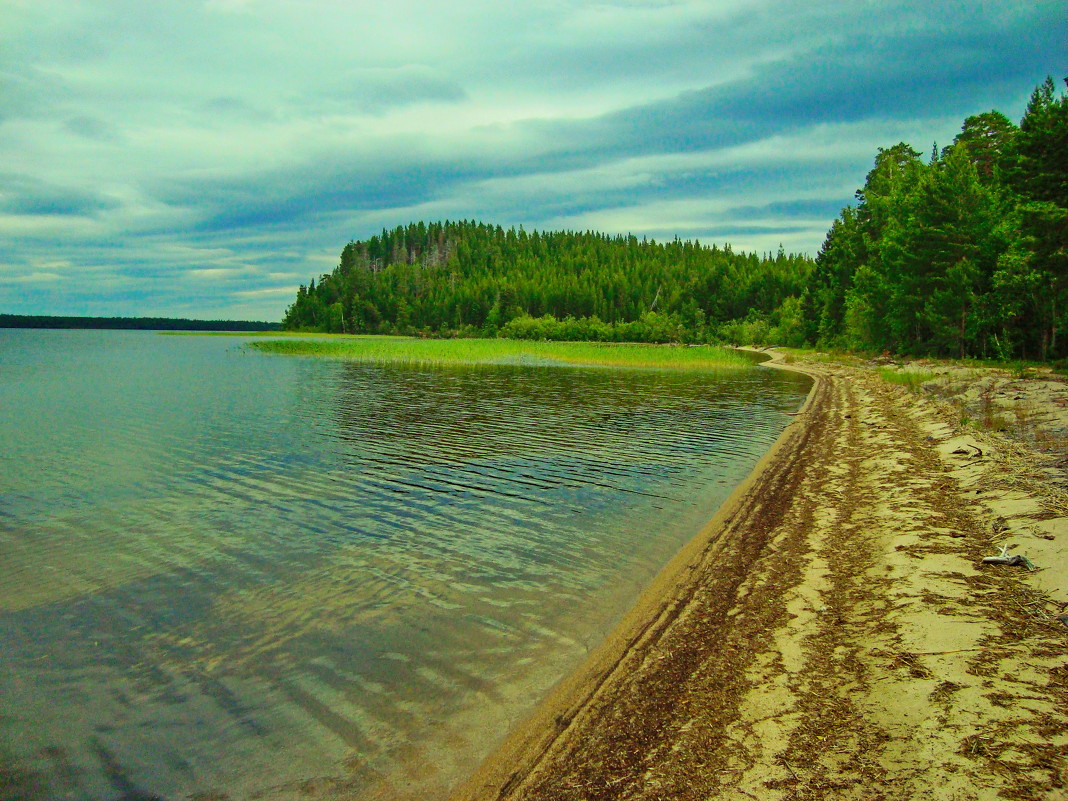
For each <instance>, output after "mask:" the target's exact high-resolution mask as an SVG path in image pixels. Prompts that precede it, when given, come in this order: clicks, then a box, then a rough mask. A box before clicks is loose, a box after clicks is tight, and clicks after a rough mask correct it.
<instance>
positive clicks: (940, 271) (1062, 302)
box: [799, 80, 1068, 360]
mask: <svg viewBox="0 0 1068 801" xmlns="http://www.w3.org/2000/svg"><path fill="white" fill-rule="evenodd" d="M800 300H801V302H800V311H801V320H800V323H799V328H800V331H801V332H802V334H803V336H804V338H805V340H806V341H807V342H810V343H815V344H819V345H820V346H823V347H843V346H844V347H848V348H852V349H856V350H866V351H884V350H885V351H891V352H895V353H903V354H913V355H938V356H952V357H956V358H965V357H997V358H1000V359H1010V358H1035V359H1041V360H1046V359H1049V358H1056V357H1058V356H1063V355H1064V354H1065V353H1066V352H1068V351H1066V348H1065V337H1064V336H1063V334H1064V332H1065V328H1066V327H1068V313H1066V310H1068V98H1066V97H1065V96H1063V95H1062V96H1060V97H1057V96H1056V95H1055V93H1054V90H1053V82H1052V81H1050V80H1047V81H1046V83H1045V84H1043V86H1041V87H1039V88H1038V89H1036V90H1035V92H1034V94H1033V95H1032V97H1031V102H1030V103H1029V104H1028V108H1027V113H1026V114H1025V115H1024V118H1023V120H1022V121H1021V123H1020V126H1019V128H1017V127H1016V126H1015V125H1013V124H1012V123H1011V122H1010V121H1009V120H1008V119H1007V118H1006V117H1005V116H1004V115H1003V114H1001V113H999V112H997V111H991V112H987V113H985V114H979V115H976V116H972V117H968V119H966V120H965V121H964V125H963V127H962V129H961V133H960V134H959V135H958V136H957V137H956V139H954V142H953V145H951V146H950V147H948V148H946V149H944V150H943V151H941V153H939V152H938V151H937V150H936V151H935V152H934V153H933V154H932V158H931V160H930V162H929V163H926V164H925V163H924V162H923V161H922V160H921V159H920V157H919V153H918V152H917V151H916V150H914V149H912V148H911V147H910V146H908V145H906V144H904V143H900V144H897V145H895V146H894V147H891V148H888V149H885V150H883V149H880V150H879V153H878V155H877V156H876V159H875V166H874V168H873V169H872V170H871V172H869V173H868V176H867V179H866V181H865V184H864V187H863V188H861V189H860V190H859V191H858V192H857V205H856V206H855V207H848V208H846V209H843V211H842V214H841V215H840V217H839V219H837V220H836V221H835V222H834V224H833V225H832V226H831V230H830V231H829V232H828V234H827V239H826V241H825V242H824V244H823V247H822V248H821V250H820V253H819V255H818V256H817V257H816V264H815V269H814V270H813V273H812V279H811V281H810V283H809V285H808V286H807V287H806V288H805V290H804V292H803V293H802V295H801V299H800Z"/></svg>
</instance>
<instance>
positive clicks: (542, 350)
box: [247, 336, 753, 370]
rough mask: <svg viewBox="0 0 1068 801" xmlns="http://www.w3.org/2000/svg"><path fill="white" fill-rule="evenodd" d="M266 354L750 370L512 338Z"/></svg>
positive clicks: (375, 340)
mask: <svg viewBox="0 0 1068 801" xmlns="http://www.w3.org/2000/svg"><path fill="white" fill-rule="evenodd" d="M247 347H250V348H254V349H256V350H260V351H264V352H266V353H278V354H285V355H297V356H325V357H333V358H344V359H350V360H354V361H365V362H376V363H401V364H419V365H435V364H442V365H444V364H528V365H583V366H601V367H646V368H662V369H683V370H711V369H716V370H724V369H740V368H744V367H750V366H752V364H753V362H752V360H750V359H749V358H747V357H745V356H743V355H742V354H740V353H738V352H736V351H733V350H729V349H727V348H718V347H712V346H708V345H699V346H678V345H642V344H614V343H601V342H547V341H529V340H528V341H519V340H514V339H451V340H450V339H414V338H409V337H385V336H359V337H331V338H320V339H310V338H286V339H268V340H263V341H259V342H252V343H249V344H248V345H247Z"/></svg>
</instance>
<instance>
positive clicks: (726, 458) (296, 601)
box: [0, 330, 809, 801]
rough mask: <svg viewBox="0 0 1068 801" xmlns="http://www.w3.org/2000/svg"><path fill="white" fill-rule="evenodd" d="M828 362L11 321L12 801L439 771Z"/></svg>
mask: <svg viewBox="0 0 1068 801" xmlns="http://www.w3.org/2000/svg"><path fill="white" fill-rule="evenodd" d="M808 387H809V384H808V380H807V379H805V378H803V377H801V376H797V375H793V374H784V373H782V372H778V371H773V370H766V369H759V368H754V369H750V370H745V371H741V372H734V373H730V374H728V376H727V377H724V376H719V377H717V376H709V375H700V374H685V373H679V374H676V373H669V372H663V371H655V370H646V371H638V370H610V369H589V370H582V369H574V368H557V367H504V366H502V367H484V368H467V369H427V368H405V367H384V366H372V365H360V364H351V363H343V362H337V361H327V360H316V359H306V358H293V357H279V356H268V355H265V354H260V353H257V352H250V351H248V350H246V349H244V348H243V347H242V340H240V339H235V338H231V337H187V336H181V337H175V336H161V335H158V334H154V333H150V332H116V331H23V330H0V799H3V801H8V799H16V798H17V799H23V798H24V799H31V801H36V799H73V800H75V801H90V800H91V801H98V800H99V801H105V800H107V801H111V800H112V799H116V800H117V799H122V800H123V801H135V800H137V799H140V800H141V801H144V800H145V799H150V798H163V799H186V798H200V799H205V800H206V799H221V798H224V797H226V798H229V799H232V800H234V801H237V800H238V799H250V798H265V799H267V798H270V799H283V798H301V799H315V798H339V797H352V798H361V797H367V796H368V794H371V793H382V794H385V795H386V796H393V797H410V798H433V797H435V795H440V794H441V793H442V792H443V791H444V790H445V789H446V788H448V787H449V786H451V785H452V784H453V783H454V782H455V781H456V780H457V778H460V777H462V776H463V775H465V774H467V773H470V771H472V770H473V769H474V768H475V767H476V766H477V763H478V761H479V760H480V759H481V758H482V757H484V756H485V755H486V753H487V752H488V751H489V750H490V749H491V748H492V747H493V746H494V745H495V744H496V743H497V742H498V741H499V740H500V739H501V738H502V737H503V735H504V734H505V733H506V732H507V730H508V728H509V726H510V725H512V724H513V723H515V722H516V721H517V720H519V719H521V718H522V717H523V716H525V715H526V714H528V713H529V712H530V711H531V709H532V707H533V705H534V704H535V703H536V702H537V701H538V699H539V698H541V697H542V696H543V695H544V694H545V692H546V691H547V690H548V688H549V687H551V685H552V684H553V683H554V682H555V681H556V680H558V679H559V678H560V677H561V676H562V675H564V674H565V673H566V672H568V671H569V670H571V669H573V668H574V667H575V666H576V665H577V664H578V663H579V662H581V660H582V659H583V658H584V657H585V655H586V654H587V653H588V651H589V649H590V648H592V647H593V646H594V645H596V644H597V643H598V642H599V641H600V640H601V639H602V638H603V636H604V634H605V633H606V632H607V631H608V630H609V629H610V628H611V626H612V625H613V624H614V623H615V622H616V621H617V620H618V618H619V616H620V615H621V613H622V612H623V611H625V609H626V608H627V607H628V605H629V604H631V603H632V602H633V601H634V600H635V598H636V596H637V594H638V593H639V592H640V590H641V588H642V587H643V586H644V585H645V584H647V583H648V582H649V580H650V579H651V578H652V576H654V575H655V573H656V572H657V570H659V569H660V568H661V567H662V566H663V565H664V564H665V563H666V562H667V561H668V560H669V559H670V558H671V556H672V555H673V554H674V552H675V551H677V549H678V548H679V547H680V546H681V545H682V544H683V543H685V542H686V541H687V540H688V539H690V538H691V537H692V536H693V535H694V534H696V533H697V531H698V530H699V529H700V528H701V526H702V524H703V523H704V522H706V521H707V520H708V518H710V517H711V515H712V514H713V512H714V511H715V508H716V507H717V505H718V504H719V503H720V502H721V501H722V500H723V499H724V498H725V497H726V496H727V495H728V494H729V492H730V491H731V489H732V488H733V487H734V486H735V485H736V484H737V482H738V481H739V480H741V479H742V478H743V477H744V476H745V475H746V474H748V473H749V472H750V470H751V469H752V467H753V465H754V464H755V462H756V461H757V460H758V459H759V457H760V456H761V455H762V454H763V453H764V451H766V449H767V448H768V446H769V445H770V444H771V443H772V442H773V441H774V440H775V438H776V437H777V436H778V434H779V433H780V431H781V430H782V428H783V427H784V426H785V425H786V424H787V422H789V419H790V418H789V417H788V414H789V413H791V412H794V411H796V410H797V408H798V407H799V405H800V403H801V402H802V400H803V398H804V395H805V394H806V393H807V391H808Z"/></svg>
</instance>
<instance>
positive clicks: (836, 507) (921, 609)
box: [454, 362, 1068, 801]
mask: <svg viewBox="0 0 1068 801" xmlns="http://www.w3.org/2000/svg"><path fill="white" fill-rule="evenodd" d="M795 366H799V367H801V368H802V369H805V370H806V371H809V372H811V373H813V374H814V375H816V376H817V377H818V381H817V384H816V386H815V388H814V390H813V393H812V395H811V396H810V398H809V401H808V403H807V404H806V406H805V408H804V409H803V412H802V414H800V415H798V417H797V419H796V421H795V423H794V424H793V425H791V426H790V427H788V428H787V430H786V431H785V432H784V434H783V436H782V437H781V438H780V440H779V442H778V443H777V445H776V447H775V448H774V449H773V451H772V452H771V453H769V454H768V455H767V456H766V457H765V458H764V459H763V460H762V462H761V463H760V465H759V466H758V468H757V470H756V472H755V473H754V474H753V475H752V476H751V477H750V479H749V480H748V481H747V482H746V483H745V484H744V485H742V486H741V487H739V489H738V490H737V491H736V492H735V493H734V495H732V497H731V499H730V500H729V501H728V502H727V504H725V506H724V507H723V508H722V509H721V511H720V512H719V514H718V515H717V516H716V518H715V519H714V520H713V521H712V522H711V523H710V524H709V526H708V527H707V528H706V529H705V531H704V532H703V533H702V535H701V536H699V537H698V538H696V539H695V540H694V541H693V542H692V543H691V544H690V545H689V546H688V547H687V548H686V549H685V550H684V551H683V552H682V553H680V554H679V555H678V557H676V559H675V560H673V562H672V563H671V565H669V566H668V567H667V568H666V569H665V570H664V572H663V573H662V574H661V575H660V576H659V578H658V579H657V581H656V582H655V583H654V585H653V586H651V587H650V588H649V590H648V591H646V593H644V594H643V596H642V599H641V601H640V602H639V604H638V605H637V606H636V607H635V608H634V609H633V610H632V611H631V612H630V613H629V615H628V616H627V617H626V618H625V620H624V621H623V623H622V624H621V625H620V627H619V628H618V629H617V630H616V631H615V632H614V633H613V635H612V636H611V637H609V639H608V641H606V642H605V644H604V645H603V646H602V647H601V648H600V649H599V650H598V651H596V652H595V653H594V654H593V656H592V657H591V658H590V660H589V661H588V662H587V663H586V665H585V666H584V667H583V668H582V670H580V671H579V672H578V673H576V674H575V675H573V676H572V677H570V678H569V679H568V680H566V681H565V682H563V683H562V684H561V685H560V686H559V687H558V688H557V689H556V691H555V692H554V693H553V694H552V696H551V697H550V698H548V699H547V700H546V701H545V702H544V703H543V704H542V706H541V707H540V708H539V709H538V711H537V712H536V713H535V715H534V716H533V717H532V718H531V719H530V720H529V721H527V722H526V724H524V725H522V726H520V727H519V728H518V729H517V730H516V731H514V732H513V733H512V735H511V736H510V738H509V739H508V740H507V741H506V743H505V744H504V746H503V747H502V748H501V749H500V750H499V751H498V752H497V753H496V754H495V755H494V756H492V757H491V758H490V759H489V760H488V761H487V762H486V763H485V764H484V765H483V766H482V768H481V770H480V771H479V772H478V773H477V774H476V775H475V776H474V777H473V778H472V779H471V780H470V781H469V782H468V783H467V784H466V785H465V786H464V787H462V788H460V790H459V791H458V792H457V793H456V794H455V796H454V798H455V799H456V801H468V800H470V801H474V800H475V799H552V800H553V801H562V800H563V799H631V798H634V799H638V798H641V799H698V798H699V799H742V798H758V799H787V798H855V799H875V798H883V799H906V798H908V799H913V798H940V799H943V798H946V799H948V798H959V799H972V798H976V799H978V798H983V799H985V798H999V797H1003V798H1004V797H1007V798H1043V799H1059V798H1068V791H1066V790H1065V789H1064V784H1065V782H1068V656H1066V653H1068V649H1066V643H1068V628H1066V627H1065V625H1064V624H1063V623H1062V622H1061V621H1060V620H1058V615H1060V614H1061V611H1060V607H1059V602H1060V601H1064V600H1068V564H1066V562H1068V559H1065V552H1064V548H1065V545H1066V543H1068V518H1066V517H1065V516H1064V515H1065V512H1066V511H1068V505H1066V504H1065V500H1066V499H1068V493H1066V492H1065V484H1064V476H1063V473H1062V472H1060V470H1059V468H1058V466H1057V464H1056V462H1055V461H1052V460H1050V459H1045V458H1044V457H1042V456H1040V455H1038V454H1037V453H1035V452H1034V451H1033V450H1032V449H1031V448H1030V447H1029V446H1028V445H1027V443H1023V444H1021V442H1020V441H1019V440H1012V439H1009V438H1008V437H1006V436H1005V435H1004V434H997V433H994V432H992V431H985V430H979V429H977V428H976V427H975V426H973V425H970V424H968V423H967V421H965V420H964V419H963V418H964V416H963V415H961V413H960V407H959V406H954V405H952V404H950V403H947V402H946V401H945V400H941V399H936V398H935V397H933V396H931V395H929V394H928V395H925V394H922V393H920V394H917V393H912V392H909V391H908V390H907V389H906V388H904V387H903V386H897V385H893V384H889V383H887V382H885V381H883V380H882V379H881V378H880V377H879V376H877V375H876V374H874V373H873V371H872V370H870V369H862V368H853V367H844V366H839V365H832V364H819V363H815V362H812V363H807V364H800V365H795ZM1051 380H1052V379H1051ZM1029 413H1030V412H1029ZM1033 416H1035V417H1037V416H1040V415H1038V414H1037V413H1036V414H1035V415H1033ZM1002 546H1009V552H1010V553H1016V552H1019V553H1022V554H1024V555H1026V556H1028V557H1029V558H1030V559H1031V560H1032V561H1033V562H1034V563H1035V565H1036V567H1037V568H1039V570H1038V571H1037V572H1035V573H1030V572H1028V571H1027V569H1026V568H1025V567H1019V566H1016V567H1014V566H1004V565H984V564H983V563H982V558H983V557H984V556H989V555H994V554H997V553H998V552H999V550H1000V548H1001V547H1002Z"/></svg>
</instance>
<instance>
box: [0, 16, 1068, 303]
mask: <svg viewBox="0 0 1068 801" xmlns="http://www.w3.org/2000/svg"><path fill="white" fill-rule="evenodd" d="M11 5H12V8H11V9H10V11H8V10H7V9H5V14H4V15H3V17H2V18H0V92H2V93H3V97H4V103H3V105H2V107H0V237H3V240H4V243H5V254H4V256H3V259H4V262H3V264H0V279H3V280H0V285H2V286H0V308H3V309H4V310H8V309H11V310H22V311H36V312H46V311H52V312H55V313H76V312H78V311H79V310H82V311H85V310H88V309H107V311H108V313H148V312H149V311H151V312H152V313H171V312H175V313H178V312H180V313H181V314H194V315H197V314H200V313H201V312H198V311H197V309H202V310H203V314H205V315H207V314H208V313H209V312H210V313H213V314H215V313H222V314H223V316H227V311H226V310H227V309H230V310H239V309H240V310H243V313H252V312H251V311H250V310H255V309H258V310H259V311H258V312H256V314H255V315H254V316H257V317H266V318H271V317H275V318H277V317H278V316H279V315H280V314H281V312H282V310H283V309H284V308H285V306H286V305H287V302H288V299H289V298H288V297H287V296H286V294H285V293H286V292H287V291H289V290H291V289H292V287H293V286H295V285H296V284H297V283H304V282H305V278H306V277H310V276H312V275H318V274H320V273H321V272H323V271H325V270H329V269H330V268H331V267H332V266H333V265H334V264H336V262H337V256H338V252H339V251H340V248H341V246H342V245H343V244H344V243H345V242H347V241H348V240H349V239H350V238H353V237H364V236H367V235H369V234H371V233H374V232H376V230H378V229H379V228H381V227H393V226H395V225H397V224H402V223H405V222H408V221H409V220H410V219H441V218H446V217H447V218H453V219H456V218H471V217H478V218H482V219H485V220H488V221H491V222H497V223H501V224H505V225H512V224H515V225H518V224H523V225H525V226H526V227H527V228H528V229H530V228H534V227H541V228H545V227H569V228H587V227H589V228H601V229H604V230H606V231H609V232H613V233H623V232H626V231H634V232H636V233H643V234H648V235H655V236H656V237H657V238H670V237H672V236H674V235H679V236H683V237H693V236H699V237H701V238H702V239H706V238H712V239H714V240H717V241H722V240H730V241H731V242H732V243H733V244H734V245H735V246H736V248H737V247H747V248H753V249H757V250H772V249H774V248H777V247H778V243H779V242H780V241H782V242H783V243H784V245H785V246H787V247H788V248H793V249H798V250H806V251H808V252H810V253H814V252H815V250H816V249H817V248H818V246H819V244H820V242H822V239H823V235H824V233H825V231H826V228H827V226H828V225H829V224H830V221H831V219H832V218H833V217H834V215H835V213H836V211H837V209H838V208H839V207H840V206H841V205H843V204H845V203H848V202H849V201H850V199H851V198H852V194H853V191H854V190H855V189H856V187H857V185H858V183H859V182H860V181H862V180H863V176H864V174H865V172H866V171H867V169H869V167H870V164H871V160H872V158H873V157H874V153H875V149H876V148H877V147H879V146H887V145H890V144H893V143H895V142H897V141H901V140H904V141H909V142H911V143H912V144H913V145H914V146H916V147H917V149H919V150H921V151H926V150H927V149H928V148H929V144H930V142H931V141H932V140H938V141H941V142H948V141H949V140H950V139H952V136H953V135H954V134H955V133H956V131H957V130H958V129H959V125H960V122H961V120H962V119H963V117H964V116H966V115H968V114H973V113H978V112H980V111H984V110H989V109H990V108H999V109H1000V110H1002V111H1004V112H1005V113H1006V114H1008V115H1009V116H1010V117H1016V118H1018V116H1019V114H1020V113H1021V112H1022V110H1023V104H1024V102H1025V101H1026V98H1027V95H1028V94H1029V93H1030V91H1031V89H1032V88H1033V86H1034V85H1036V84H1037V83H1038V82H1040V81H1041V80H1042V79H1043V78H1044V77H1045V75H1046V73H1048V72H1050V71H1054V72H1056V71H1057V65H1058V64H1063V46H1062V40H1063V36H1064V33H1065V20H1064V15H1063V8H1062V4H1060V3H1058V2H1048V1H1047V0H1039V2H1034V3H1029V4H989V3H983V4H969V3H954V4H941V5H938V4H936V5H933V6H932V5H931V4H929V3H927V4H920V3H916V2H902V1H898V2H894V1H891V2H875V1H874V0H853V2H849V3H846V2H829V3H820V4H813V3H809V2H801V0H744V1H743V0H608V1H606V2H598V3H589V2H585V0H531V2H529V3H523V4H501V3H497V2H491V0H458V2H455V3H449V4H427V3H424V2H418V1H417V0H397V2H395V3H394V4H391V5H390V6H389V7H386V6H383V5H381V4H380V3H371V2H369V0H346V1H345V2H342V0H324V2H322V3H316V4H314V6H312V5H308V4H306V3H295V2H292V1H291V0H214V1H213V2H206V3H187V4H174V3H170V4H157V3H140V2H135V0H108V2H105V0H37V2H34V3H15V4H11ZM48 260H53V261H55V260H59V261H62V262H64V266H63V267H61V268H60V267H56V268H45V267H41V266H40V265H41V264H43V263H44V262H46V261H48ZM49 274H51V275H56V276H61V277H62V280H51V282H46V281H44V280H42V281H40V282H39V283H37V284H34V283H33V282H31V281H25V280H23V279H24V278H25V277H27V276H32V275H38V276H44V275H49ZM15 278H18V279H19V280H18V281H15V280H14V279H15ZM35 287H36V288H35ZM257 304H258V305H257Z"/></svg>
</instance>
